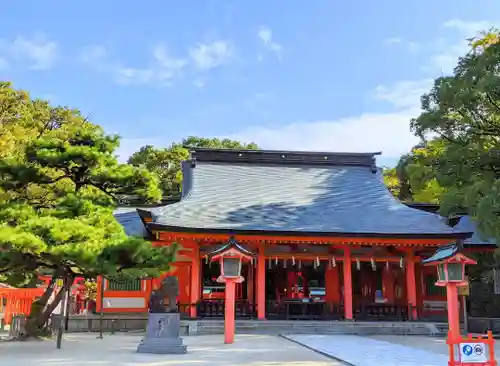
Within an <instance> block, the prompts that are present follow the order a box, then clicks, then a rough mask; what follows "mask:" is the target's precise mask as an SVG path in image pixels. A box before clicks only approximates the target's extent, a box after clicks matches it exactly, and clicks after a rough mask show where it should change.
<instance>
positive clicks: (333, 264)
mask: <svg viewBox="0 0 500 366" xmlns="http://www.w3.org/2000/svg"><path fill="white" fill-rule="evenodd" d="M336 266H337V262H336V261H335V257H332V267H333V268H335V267H336Z"/></svg>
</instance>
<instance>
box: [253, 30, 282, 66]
mask: <svg viewBox="0 0 500 366" xmlns="http://www.w3.org/2000/svg"><path fill="white" fill-rule="evenodd" d="M257 36H258V37H259V38H260V40H261V41H262V42H263V43H264V45H265V46H266V48H268V49H269V50H270V51H272V52H274V53H275V54H276V56H277V57H278V59H280V60H281V59H282V57H283V46H282V45H280V44H279V43H278V42H276V41H274V39H273V31H272V30H271V29H270V28H268V27H265V26H262V27H260V28H259V31H258V32H257Z"/></svg>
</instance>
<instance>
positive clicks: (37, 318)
mask: <svg viewBox="0 0 500 366" xmlns="http://www.w3.org/2000/svg"><path fill="white" fill-rule="evenodd" d="M56 279H57V278H56V277H55V276H54V278H52V279H51V280H50V284H49V286H48V287H47V289H46V290H45V292H44V294H43V295H42V297H40V298H39V299H38V300H36V301H34V302H33V305H32V306H31V311H30V314H29V315H28V318H27V319H26V324H25V328H24V332H23V334H22V335H21V337H22V338H29V337H39V336H42V335H49V333H50V332H48V331H47V329H46V325H47V323H48V321H49V319H50V316H51V314H52V312H53V311H54V310H55V308H56V307H57V306H58V305H59V303H60V302H61V300H62V297H63V296H64V294H65V293H66V291H70V290H71V285H72V284H73V280H74V277H73V276H71V275H67V276H66V277H65V278H64V281H63V287H62V288H60V289H59V291H58V292H57V293H56V295H55V297H54V298H53V299H52V300H50V298H51V296H52V294H53V293H54V290H55V287H56V286H55V285H56ZM63 311H64V309H61V313H62V312H63Z"/></svg>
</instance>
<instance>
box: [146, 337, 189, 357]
mask: <svg viewBox="0 0 500 366" xmlns="http://www.w3.org/2000/svg"><path fill="white" fill-rule="evenodd" d="M137 352H138V353H154V354H184V353H186V352H187V347H186V345H184V344H183V343H182V339H181V338H178V339H168V338H165V339H151V338H150V339H147V338H145V339H143V340H142V341H141V343H140V344H139V346H137Z"/></svg>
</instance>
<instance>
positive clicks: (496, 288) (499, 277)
mask: <svg viewBox="0 0 500 366" xmlns="http://www.w3.org/2000/svg"><path fill="white" fill-rule="evenodd" d="M493 292H494V293H495V295H500V271H499V270H497V269H494V270H493Z"/></svg>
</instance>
